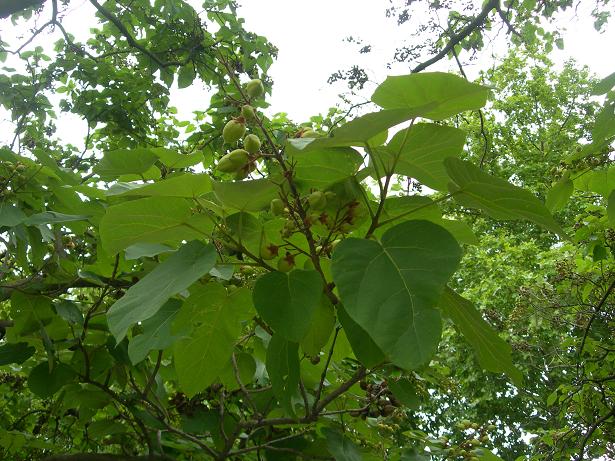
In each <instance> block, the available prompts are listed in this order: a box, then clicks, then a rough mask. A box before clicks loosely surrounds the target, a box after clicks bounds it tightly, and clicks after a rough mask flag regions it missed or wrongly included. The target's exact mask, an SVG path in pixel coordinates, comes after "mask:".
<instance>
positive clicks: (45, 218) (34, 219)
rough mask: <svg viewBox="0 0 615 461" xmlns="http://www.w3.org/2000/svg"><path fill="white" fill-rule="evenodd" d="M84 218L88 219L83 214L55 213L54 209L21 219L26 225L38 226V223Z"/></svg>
mask: <svg viewBox="0 0 615 461" xmlns="http://www.w3.org/2000/svg"><path fill="white" fill-rule="evenodd" d="M86 219H88V217H87V216H83V215H71V214H64V213H56V212H55V211H44V212H43V213H36V214H33V215H30V216H28V217H27V218H26V219H24V220H23V223H24V224H25V225H27V226H38V225H40V224H53V223H60V222H70V221H84V220H86Z"/></svg>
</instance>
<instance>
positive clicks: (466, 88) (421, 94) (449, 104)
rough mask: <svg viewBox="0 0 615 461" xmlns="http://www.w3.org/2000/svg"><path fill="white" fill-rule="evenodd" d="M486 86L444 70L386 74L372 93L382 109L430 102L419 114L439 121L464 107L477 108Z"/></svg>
mask: <svg viewBox="0 0 615 461" xmlns="http://www.w3.org/2000/svg"><path fill="white" fill-rule="evenodd" d="M489 92H490V90H489V88H486V87H484V86H481V85H477V84H476V83H471V82H468V81H467V80H466V79H464V78H461V77H458V76H456V75H453V74H447V73H444V72H422V73H417V74H409V75H400V76H395V77H387V79H386V80H385V81H384V82H383V83H381V84H380V85H379V86H378V88H376V91H375V92H374V94H373V95H372V101H373V102H375V103H376V104H378V105H379V106H380V107H382V108H384V109H402V108H405V109H408V108H410V109H413V108H418V107H421V106H426V105H428V104H432V105H433V106H434V107H433V108H432V109H431V110H429V111H426V112H425V113H422V114H421V117H424V118H429V119H432V120H442V119H445V118H448V117H450V116H452V115H455V114H458V113H460V112H463V111H466V110H474V109H479V108H481V107H483V106H484V105H485V103H486V102H487V97H488V96H489Z"/></svg>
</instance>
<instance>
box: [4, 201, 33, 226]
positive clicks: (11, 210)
mask: <svg viewBox="0 0 615 461" xmlns="http://www.w3.org/2000/svg"><path fill="white" fill-rule="evenodd" d="M26 218H27V216H26V214H25V213H24V212H23V211H22V210H21V208H17V207H16V206H14V205H9V204H8V203H0V227H14V226H18V225H19V224H21V223H22V222H23V221H24V220H25V219H26Z"/></svg>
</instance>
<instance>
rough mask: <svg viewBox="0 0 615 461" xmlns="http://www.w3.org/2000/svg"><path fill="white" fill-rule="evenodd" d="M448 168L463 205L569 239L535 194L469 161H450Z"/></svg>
mask: <svg viewBox="0 0 615 461" xmlns="http://www.w3.org/2000/svg"><path fill="white" fill-rule="evenodd" d="M444 164H445V165H446V169H447V171H448V174H449V176H450V178H451V179H452V181H453V183H450V184H449V189H450V191H451V193H453V194H455V200H457V201H458V202H459V203H460V204H461V205H463V206H467V207H469V208H478V209H481V210H484V211H485V212H487V214H489V215H490V216H491V217H492V218H495V219H520V218H525V219H528V220H530V221H532V222H534V223H536V224H538V225H540V226H542V227H544V228H545V229H547V230H550V231H551V232H554V233H556V234H558V235H561V236H565V235H566V234H565V232H564V230H563V229H562V228H561V226H560V225H559V224H558V223H557V222H556V221H555V220H554V219H553V216H551V213H549V210H547V208H546V207H545V206H544V205H543V204H542V202H541V201H540V200H538V199H537V198H536V197H535V196H534V195H533V194H532V193H531V192H529V191H527V190H525V189H522V188H520V187H517V186H514V185H512V184H510V183H509V182H508V181H505V180H503V179H500V178H496V177H495V176H491V175H488V174H487V173H485V172H483V171H482V170H481V169H480V168H478V167H476V166H474V165H473V164H472V163H470V162H467V161H465V160H459V159H458V158H448V159H446V160H445V161H444Z"/></svg>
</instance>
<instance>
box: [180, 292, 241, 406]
mask: <svg viewBox="0 0 615 461" xmlns="http://www.w3.org/2000/svg"><path fill="white" fill-rule="evenodd" d="M251 305H252V304H251V302H250V292H249V291H248V290H247V289H245V288H241V289H238V290H235V291H234V292H232V293H230V294H227V291H226V288H224V286H223V285H221V284H219V283H213V282H212V283H209V284H207V285H201V286H198V287H197V288H195V289H194V290H193V291H192V292H191V293H190V296H189V297H188V299H187V300H186V302H185V303H184V305H183V307H182V309H181V312H180V313H179V315H178V317H177V318H176V321H175V323H174V325H173V329H174V330H175V331H176V332H177V334H182V335H184V337H183V338H182V339H181V340H179V341H178V342H177V343H176V344H175V345H174V347H173V357H174V361H175V370H176V371H177V376H178V379H179V384H180V386H181V389H182V391H183V392H184V393H186V395H188V396H193V395H195V394H196V393H198V392H201V391H202V390H203V389H205V388H206V387H207V386H209V385H210V384H212V383H213V382H214V381H215V379H216V378H217V377H218V376H219V375H220V374H221V373H223V371H224V369H225V368H228V367H229V365H230V358H231V354H232V353H233V346H234V344H235V342H236V341H237V339H238V338H239V335H240V333H241V322H242V321H243V320H246V319H247V318H248V317H249V312H250V308H251Z"/></svg>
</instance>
